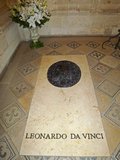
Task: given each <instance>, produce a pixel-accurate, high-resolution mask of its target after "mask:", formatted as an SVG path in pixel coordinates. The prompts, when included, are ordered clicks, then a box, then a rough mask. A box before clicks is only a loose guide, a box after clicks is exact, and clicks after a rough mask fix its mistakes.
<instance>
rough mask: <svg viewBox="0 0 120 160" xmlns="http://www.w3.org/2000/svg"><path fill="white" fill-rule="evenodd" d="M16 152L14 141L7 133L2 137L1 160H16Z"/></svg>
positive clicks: (0, 139) (0, 146)
mask: <svg viewBox="0 0 120 160" xmlns="http://www.w3.org/2000/svg"><path fill="white" fill-rule="evenodd" d="M16 155H17V154H16V152H15V148H14V146H13V144H12V142H11V141H10V140H9V139H8V137H7V136H6V135H4V136H2V137H0V160H16V157H17V156H16Z"/></svg>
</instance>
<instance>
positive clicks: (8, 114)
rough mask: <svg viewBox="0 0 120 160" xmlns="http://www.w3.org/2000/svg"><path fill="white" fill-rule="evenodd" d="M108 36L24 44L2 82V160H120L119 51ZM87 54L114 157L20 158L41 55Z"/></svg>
mask: <svg viewBox="0 0 120 160" xmlns="http://www.w3.org/2000/svg"><path fill="white" fill-rule="evenodd" d="M106 39H107V37H44V38H41V40H42V41H43V42H44V45H45V46H44V47H43V48H40V49H35V50H31V49H30V48H29V44H28V43H26V42H24V43H21V44H20V46H19V47H18V49H17V50H16V53H15V55H14V57H13V58H12V60H11V62H10V64H9V66H8V69H7V71H6V73H5V74H4V76H3V78H2V79H1V80H0V160H120V50H116V51H115V50H114V48H113V46H111V45H108V44H106V45H105V49H102V47H101V44H102V43H103V42H104V41H105V40H106ZM62 54H63V55H64V54H70V55H72V54H85V55H87V58H88V62H89V67H90V71H91V75H92V79H93V83H94V87H95V92H96V96H97V99H98V103H99V110H100V112H101V117H102V121H103V126H104V130H105V132H106V137H107V141H108V145H109V149H110V153H111V157H108V158H105V157H54V156H53V157H42V156H41V157H37V156H20V155H19V150H20V146H21V142H22V137H23V133H24V128H25V124H26V119H27V115H28V112H29V106H30V102H31V99H32V95H33V91H34V87H35V83H36V79H37V75H38V71H39V67H40V65H39V64H40V62H41V56H42V55H62Z"/></svg>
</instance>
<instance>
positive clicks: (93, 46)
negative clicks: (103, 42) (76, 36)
mask: <svg viewBox="0 0 120 160" xmlns="http://www.w3.org/2000/svg"><path fill="white" fill-rule="evenodd" d="M99 45H100V44H99V43H98V42H94V41H90V42H89V43H87V46H88V47H91V48H97V47H98V46H99Z"/></svg>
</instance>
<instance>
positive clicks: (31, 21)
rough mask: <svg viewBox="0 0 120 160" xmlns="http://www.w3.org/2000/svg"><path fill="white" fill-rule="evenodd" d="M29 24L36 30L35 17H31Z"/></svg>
mask: <svg viewBox="0 0 120 160" xmlns="http://www.w3.org/2000/svg"><path fill="white" fill-rule="evenodd" d="M27 22H28V23H29V26H30V27H32V28H36V24H35V17H34V16H31V17H30V18H29V19H28V20H27Z"/></svg>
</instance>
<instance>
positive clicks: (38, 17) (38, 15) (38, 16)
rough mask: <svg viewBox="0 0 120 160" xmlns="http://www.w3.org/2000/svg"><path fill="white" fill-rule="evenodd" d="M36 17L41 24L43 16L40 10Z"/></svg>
mask: <svg viewBox="0 0 120 160" xmlns="http://www.w3.org/2000/svg"><path fill="white" fill-rule="evenodd" d="M34 17H35V21H36V22H37V23H39V24H40V20H41V19H42V18H43V17H42V13H41V12H39V14H37V13H35V15H34Z"/></svg>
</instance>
